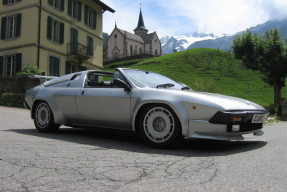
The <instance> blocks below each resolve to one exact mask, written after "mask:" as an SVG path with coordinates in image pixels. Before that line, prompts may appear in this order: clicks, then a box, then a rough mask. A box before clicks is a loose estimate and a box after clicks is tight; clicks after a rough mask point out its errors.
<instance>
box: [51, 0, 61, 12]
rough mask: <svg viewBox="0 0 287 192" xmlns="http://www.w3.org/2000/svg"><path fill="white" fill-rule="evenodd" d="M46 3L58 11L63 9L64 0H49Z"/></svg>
mask: <svg viewBox="0 0 287 192" xmlns="http://www.w3.org/2000/svg"><path fill="white" fill-rule="evenodd" d="M48 3H49V5H51V6H53V7H55V8H57V9H59V10H60V11H64V0H49V1H48Z"/></svg>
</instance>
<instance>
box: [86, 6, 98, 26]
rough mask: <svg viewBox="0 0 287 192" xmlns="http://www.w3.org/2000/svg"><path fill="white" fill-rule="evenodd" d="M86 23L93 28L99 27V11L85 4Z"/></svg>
mask: <svg viewBox="0 0 287 192" xmlns="http://www.w3.org/2000/svg"><path fill="white" fill-rule="evenodd" d="M85 24H86V25H88V26H89V27H91V28H93V29H96V28H97V12H96V11H94V10H92V9H91V8H89V7H88V6H87V5H86V6H85Z"/></svg>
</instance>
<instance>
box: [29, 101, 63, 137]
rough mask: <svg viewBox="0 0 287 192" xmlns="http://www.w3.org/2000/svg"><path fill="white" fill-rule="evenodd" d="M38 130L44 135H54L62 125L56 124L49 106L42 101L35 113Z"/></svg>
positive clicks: (37, 105)
mask: <svg viewBox="0 0 287 192" xmlns="http://www.w3.org/2000/svg"><path fill="white" fill-rule="evenodd" d="M33 118H34V124H35V126H36V129H37V130H38V131H39V132H42V133H52V132H56V131H58V129H59V127H60V125H58V124H55V123H54V116H53V113H52V110H51V109H50V107H49V105H48V104H47V103H46V102H44V101H41V102H39V103H37V104H36V106H35V111H34V113H33Z"/></svg>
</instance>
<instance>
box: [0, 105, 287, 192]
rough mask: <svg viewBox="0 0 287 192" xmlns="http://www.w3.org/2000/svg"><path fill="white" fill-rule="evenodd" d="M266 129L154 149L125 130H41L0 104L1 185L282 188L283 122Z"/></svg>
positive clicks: (24, 113) (286, 127)
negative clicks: (238, 137) (232, 137)
mask: <svg viewBox="0 0 287 192" xmlns="http://www.w3.org/2000/svg"><path fill="white" fill-rule="evenodd" d="M263 130H264V132H265V134H264V135H263V136H261V137H255V136H253V135H248V136H247V137H246V140H245V141H241V142H227V141H211V140H186V141H185V142H183V143H182V145H180V146H179V147H178V148H177V149H173V150H158V149H152V148H149V147H148V146H146V145H145V144H144V143H143V142H142V141H141V140H140V139H139V138H138V137H137V136H134V135H133V134H130V133H126V132H111V131H95V130H84V129H71V128H65V127H64V128H61V129H60V131H59V132H58V133H56V134H43V133H38V132H37V131H36V129H35V128H34V125H33V121H32V120H31V119H30V116H29V111H28V110H25V109H17V108H8V107H0V191H3V192H4V191H5V192H6V191H69V192H70V191H81V192H84V191H113V192H121V191H123V192H124V191H130V192H131V191H221V192H222V191H242V192H243V191H244V192H245V191H248V192H249V191H268V192H269V191H276V192H278V191H279V192H280V191H282V192H283V191H286V189H287V166H286V162H287V123H283V122H282V123H276V124H269V125H267V126H265V128H264V129H263Z"/></svg>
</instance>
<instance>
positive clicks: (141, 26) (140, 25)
mask: <svg viewBox="0 0 287 192" xmlns="http://www.w3.org/2000/svg"><path fill="white" fill-rule="evenodd" d="M134 32H135V34H136V35H139V36H143V35H146V34H147V32H148V29H146V28H145V25H144V20H143V15H142V9H141V8H140V15H139V21H138V26H137V28H135V29H134Z"/></svg>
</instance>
